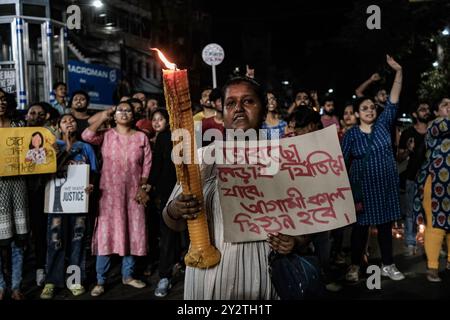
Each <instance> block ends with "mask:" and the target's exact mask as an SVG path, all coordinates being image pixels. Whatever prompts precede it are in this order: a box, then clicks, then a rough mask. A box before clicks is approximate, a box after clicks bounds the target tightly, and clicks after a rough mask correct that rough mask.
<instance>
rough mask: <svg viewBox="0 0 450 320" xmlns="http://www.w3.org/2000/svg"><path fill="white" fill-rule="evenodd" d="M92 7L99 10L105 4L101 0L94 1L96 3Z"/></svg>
mask: <svg viewBox="0 0 450 320" xmlns="http://www.w3.org/2000/svg"><path fill="white" fill-rule="evenodd" d="M92 5H93V6H94V7H96V8H97V9H98V8H101V7H103V2H102V1H100V0H94V2H92Z"/></svg>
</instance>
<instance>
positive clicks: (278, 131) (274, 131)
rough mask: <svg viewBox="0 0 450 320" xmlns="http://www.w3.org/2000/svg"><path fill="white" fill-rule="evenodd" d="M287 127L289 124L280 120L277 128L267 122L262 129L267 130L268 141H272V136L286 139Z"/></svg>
mask: <svg viewBox="0 0 450 320" xmlns="http://www.w3.org/2000/svg"><path fill="white" fill-rule="evenodd" d="M286 127H287V122H286V121H284V120H280V122H278V124H277V125H276V126H270V125H268V124H267V122H265V121H264V122H263V123H262V126H261V129H266V130H267V140H271V139H272V136H273V137H275V136H276V135H277V134H278V136H277V137H278V138H283V137H284V129H285V128H286Z"/></svg>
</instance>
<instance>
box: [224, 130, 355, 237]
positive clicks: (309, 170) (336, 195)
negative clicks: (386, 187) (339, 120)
mask: <svg viewBox="0 0 450 320" xmlns="http://www.w3.org/2000/svg"><path fill="white" fill-rule="evenodd" d="M221 148H222V147H221ZM229 151H230V152H229ZM226 154H228V155H233V154H234V156H233V157H234V159H238V161H237V162H236V163H244V164H219V165H217V170H218V171H217V180H218V186H219V197H220V205H221V207H222V212H223V222H224V238H225V241H226V242H247V241H257V240H264V239H266V238H267V234H268V233H275V232H280V233H284V234H289V235H302V234H310V233H316V232H321V231H327V230H332V229H336V228H340V227H343V226H346V225H348V224H351V223H354V222H355V221H356V215H355V206H354V202H353V195H352V190H351V188H350V182H349V179H348V176H347V170H346V168H345V164H344V159H343V156H342V151H341V148H340V144H339V140H338V137H337V133H336V126H335V125H333V126H330V127H328V128H325V129H323V130H319V131H316V132H312V133H309V134H305V135H301V136H298V137H292V138H284V139H281V140H280V143H279V145H277V146H275V148H274V147H273V146H271V147H270V149H268V147H267V145H266V147H264V146H262V147H261V145H258V147H255V148H249V147H244V148H239V147H238V148H236V147H234V148H230V149H226ZM256 156H258V159H259V160H261V159H263V160H264V161H262V162H261V163H259V160H258V164H245V163H252V161H250V162H248V161H247V160H245V159H251V157H253V158H254V159H256V158H255V157H256ZM240 160H242V161H240ZM244 160H245V161H244ZM268 160H270V161H268ZM253 163H256V162H253ZM269 164H270V165H269ZM267 168H272V169H274V170H271V173H270V174H269V173H268V172H269V171H268V170H266V169H267Z"/></svg>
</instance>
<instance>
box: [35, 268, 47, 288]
mask: <svg viewBox="0 0 450 320" xmlns="http://www.w3.org/2000/svg"><path fill="white" fill-rule="evenodd" d="M44 282H45V271H44V269H37V270H36V285H37V286H38V287H42V286H43V285H44Z"/></svg>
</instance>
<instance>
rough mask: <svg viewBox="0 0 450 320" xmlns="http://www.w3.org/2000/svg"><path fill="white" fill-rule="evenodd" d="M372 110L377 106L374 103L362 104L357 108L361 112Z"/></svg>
mask: <svg viewBox="0 0 450 320" xmlns="http://www.w3.org/2000/svg"><path fill="white" fill-rule="evenodd" d="M369 109H370V111H374V110H377V106H376V105H371V106H362V107H361V108H359V111H363V112H367V111H369Z"/></svg>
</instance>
